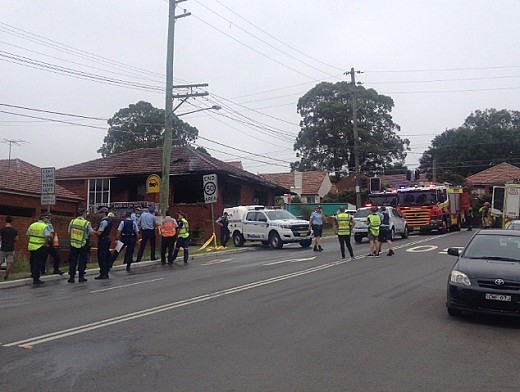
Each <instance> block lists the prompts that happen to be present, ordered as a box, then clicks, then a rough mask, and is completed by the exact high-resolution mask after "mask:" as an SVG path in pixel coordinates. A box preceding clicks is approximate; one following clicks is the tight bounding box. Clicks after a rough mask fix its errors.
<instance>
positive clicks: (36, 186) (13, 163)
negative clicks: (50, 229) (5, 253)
mask: <svg viewBox="0 0 520 392" xmlns="http://www.w3.org/2000/svg"><path fill="white" fill-rule="evenodd" d="M40 197H41V169H40V168H39V167H37V166H34V165H31V164H30V163H27V162H25V161H22V160H20V159H11V160H7V159H2V160H0V225H2V226H3V225H4V222H5V217H6V216H7V215H10V216H12V217H13V226H14V227H15V228H16V230H18V234H19V240H18V242H17V243H16V248H15V252H16V253H17V254H18V255H20V254H25V255H26V254H27V237H26V236H25V232H26V230H27V228H28V227H29V225H30V224H31V223H33V222H34V221H35V220H37V219H38V218H39V217H40V215H41V213H42V212H45V211H47V208H48V207H47V206H43V205H41V204H40V201H41V199H40ZM81 203H83V199H82V198H81V197H80V196H78V195H76V194H75V193H73V192H71V191H69V190H67V189H65V188H63V187H61V186H59V185H57V186H56V204H55V205H53V206H50V210H51V212H52V213H53V215H54V217H53V225H54V228H55V230H56V231H57V233H58V236H59V237H60V238H64V239H65V238H66V237H67V227H68V223H69V221H70V219H71V217H73V216H74V215H75V213H76V211H77V208H78V206H79V205H80V204H81Z"/></svg>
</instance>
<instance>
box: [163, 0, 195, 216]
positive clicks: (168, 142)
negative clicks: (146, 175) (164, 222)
mask: <svg viewBox="0 0 520 392" xmlns="http://www.w3.org/2000/svg"><path fill="white" fill-rule="evenodd" d="M184 1H186V0H169V15H168V44H167V45H168V48H167V53H166V104H165V109H164V110H165V111H164V145H163V157H162V177H161V191H160V195H159V205H160V209H161V214H163V215H164V213H165V212H166V209H167V208H168V200H169V198H170V155H171V151H172V139H173V126H172V121H171V119H170V116H171V113H173V54H174V51H173V47H174V41H175V40H174V37H175V20H177V19H178V18H183V17H185V16H189V15H191V14H190V13H189V12H186V10H184V13H183V14H181V15H179V16H176V15H175V10H176V7H177V4H179V3H182V2H184Z"/></svg>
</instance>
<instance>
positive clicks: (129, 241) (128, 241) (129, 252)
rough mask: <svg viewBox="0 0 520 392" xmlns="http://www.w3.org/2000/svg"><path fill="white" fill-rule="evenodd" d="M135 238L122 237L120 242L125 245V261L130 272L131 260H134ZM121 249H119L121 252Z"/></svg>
mask: <svg viewBox="0 0 520 392" xmlns="http://www.w3.org/2000/svg"><path fill="white" fill-rule="evenodd" d="M136 240H137V238H136V237H126V238H125V237H123V238H122V239H121V242H123V244H125V246H124V247H126V253H125V261H124V263H125V264H126V268H127V270H130V265H131V264H132V259H133V258H134V248H135V242H136ZM122 250H123V249H121V251H122Z"/></svg>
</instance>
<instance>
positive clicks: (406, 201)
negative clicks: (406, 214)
mask: <svg viewBox="0 0 520 392" xmlns="http://www.w3.org/2000/svg"><path fill="white" fill-rule="evenodd" d="M397 198H398V203H399V205H400V206H401V207H409V206H427V205H432V204H435V203H437V201H438V200H437V194H436V193H435V191H410V192H400V193H399V195H398V196H397Z"/></svg>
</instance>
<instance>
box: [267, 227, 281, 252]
mask: <svg viewBox="0 0 520 392" xmlns="http://www.w3.org/2000/svg"><path fill="white" fill-rule="evenodd" d="M269 243H270V244H271V247H272V248H273V249H281V248H282V246H283V243H282V240H281V239H280V236H279V235H278V233H277V232H275V231H273V232H272V233H271V234H269Z"/></svg>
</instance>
